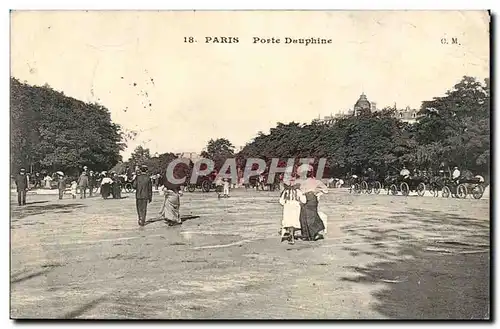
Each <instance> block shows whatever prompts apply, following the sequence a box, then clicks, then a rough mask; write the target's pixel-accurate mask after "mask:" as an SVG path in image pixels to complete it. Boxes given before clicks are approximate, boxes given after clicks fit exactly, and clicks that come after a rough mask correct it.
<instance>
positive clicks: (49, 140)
mask: <svg viewBox="0 0 500 329" xmlns="http://www.w3.org/2000/svg"><path fill="white" fill-rule="evenodd" d="M393 111H394V110H393V109H390V108H386V109H384V110H382V111H377V112H375V113H364V114H363V115H361V116H350V117H344V118H340V119H338V120H337V121H336V122H335V123H334V124H333V125H330V126H327V125H323V124H319V123H311V124H299V123H295V122H291V123H288V124H284V123H278V124H277V126H276V127H274V128H272V129H271V130H270V132H269V133H268V134H264V133H262V132H259V133H258V135H257V136H256V137H255V138H254V139H253V140H252V141H251V142H249V143H248V144H247V145H246V146H245V147H244V148H243V149H242V150H241V151H240V152H239V153H238V154H236V158H237V163H238V165H239V166H240V167H243V166H244V165H245V159H248V158H249V157H257V158H261V159H264V160H265V161H266V162H267V163H268V165H269V164H270V163H271V159H272V158H280V159H281V160H282V162H281V165H283V163H285V162H286V160H287V159H288V158H296V159H298V158H314V159H315V161H316V164H317V161H318V159H320V158H326V159H327V171H329V172H330V174H331V175H335V176H341V175H348V174H351V173H360V172H361V171H363V170H364V169H367V168H368V167H372V168H373V169H375V170H376V171H378V172H379V173H381V174H383V173H386V172H387V171H389V170H399V169H400V168H401V166H402V165H403V164H405V165H407V166H409V167H411V168H420V169H431V170H435V169H437V168H438V167H439V168H442V167H443V166H444V167H445V168H446V167H450V166H454V165H457V166H459V167H461V168H463V169H468V170H471V171H473V172H475V173H478V174H482V175H485V176H489V163H490V137H491V136H490V85H489V80H485V81H484V84H482V83H480V82H478V81H476V80H475V79H474V78H470V77H464V78H463V79H462V80H461V81H460V82H459V83H457V84H456V85H455V86H453V88H451V90H449V91H448V92H447V93H446V94H445V95H444V96H442V97H435V98H434V99H432V100H428V101H423V102H422V106H421V109H420V114H421V117H420V119H419V120H418V122H417V123H415V124H413V125H411V124H408V123H404V122H402V121H400V120H398V119H397V118H395V115H394V112H393ZM134 136H135V135H134V132H123V131H121V130H120V127H119V126H118V125H116V124H114V123H112V122H111V119H110V115H109V112H108V110H107V109H106V108H104V107H102V106H100V105H99V104H87V103H84V102H81V101H78V100H75V99H73V98H70V97H66V96H64V95H63V94H62V93H60V92H56V91H54V90H52V89H51V88H50V87H48V86H44V87H32V86H28V85H26V84H22V83H20V82H19V81H17V80H15V79H12V81H11V154H12V169H13V170H17V169H18V168H19V167H20V166H24V167H26V168H29V166H30V165H33V166H34V167H35V170H40V169H43V168H45V169H49V170H51V171H55V170H66V171H68V170H69V171H72V170H78V168H81V167H82V166H83V165H88V166H89V167H91V168H93V169H95V170H108V169H109V168H111V167H113V166H115V165H116V166H115V170H116V171H117V172H123V171H124V170H126V168H134V167H135V166H136V165H142V164H146V165H148V167H149V169H150V172H152V173H164V172H165V170H166V168H167V166H168V164H169V163H170V162H171V161H172V160H174V159H176V158H177V156H176V155H175V154H173V153H164V154H160V155H158V156H151V154H150V152H149V149H147V148H144V147H142V146H139V147H137V148H136V149H135V150H134V152H133V153H132V155H131V157H130V159H129V160H128V161H127V162H121V158H120V155H119V152H120V151H121V150H123V148H124V146H125V145H124V143H123V141H124V140H125V141H126V140H127V139H130V138H134ZM234 153H235V152H234V146H233V145H232V144H231V142H230V141H229V140H227V139H225V138H218V139H211V140H210V141H209V142H208V144H207V147H206V149H205V150H204V151H202V153H201V156H202V157H205V158H209V159H211V160H213V161H214V162H215V168H216V169H217V170H219V169H220V168H221V167H222V165H223V163H224V162H225V160H226V159H227V158H232V157H234V156H235V154H234ZM184 167H185V168H184ZM191 168H192V163H191V165H190V166H189V168H188V167H187V166H180V167H177V170H176V173H177V174H176V176H177V177H182V176H183V175H184V174H186V173H189V171H190V169H191Z"/></svg>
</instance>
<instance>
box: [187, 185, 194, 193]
mask: <svg viewBox="0 0 500 329" xmlns="http://www.w3.org/2000/svg"><path fill="white" fill-rule="evenodd" d="M195 190H196V185H194V184H189V185H188V192H189V193H193V192H194V191H195Z"/></svg>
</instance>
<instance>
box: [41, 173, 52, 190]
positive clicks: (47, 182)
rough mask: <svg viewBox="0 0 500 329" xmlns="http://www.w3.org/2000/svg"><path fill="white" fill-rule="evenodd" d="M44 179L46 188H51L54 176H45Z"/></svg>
mask: <svg viewBox="0 0 500 329" xmlns="http://www.w3.org/2000/svg"><path fill="white" fill-rule="evenodd" d="M43 180H44V182H45V188H47V189H51V188H52V177H50V176H49V175H47V176H45V178H44V179H43Z"/></svg>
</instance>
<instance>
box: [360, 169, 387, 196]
mask: <svg viewBox="0 0 500 329" xmlns="http://www.w3.org/2000/svg"><path fill="white" fill-rule="evenodd" d="M360 187H361V192H362V193H366V194H371V193H372V192H373V193H375V194H379V193H380V190H381V189H382V184H381V183H380V181H379V180H378V176H377V174H375V172H373V171H372V173H370V172H366V173H365V174H364V175H363V177H362V180H361V186H360Z"/></svg>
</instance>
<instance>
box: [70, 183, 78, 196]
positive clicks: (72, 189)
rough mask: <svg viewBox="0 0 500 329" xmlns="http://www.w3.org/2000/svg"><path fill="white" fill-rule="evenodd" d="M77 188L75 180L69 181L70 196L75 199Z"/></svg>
mask: <svg viewBox="0 0 500 329" xmlns="http://www.w3.org/2000/svg"><path fill="white" fill-rule="evenodd" d="M77 188H78V183H77V182H76V181H72V182H71V197H72V198H73V199H76V189H77Z"/></svg>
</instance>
